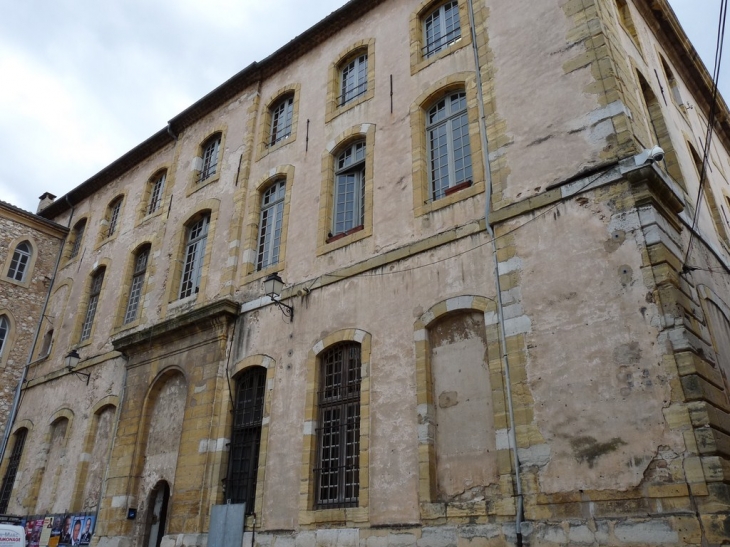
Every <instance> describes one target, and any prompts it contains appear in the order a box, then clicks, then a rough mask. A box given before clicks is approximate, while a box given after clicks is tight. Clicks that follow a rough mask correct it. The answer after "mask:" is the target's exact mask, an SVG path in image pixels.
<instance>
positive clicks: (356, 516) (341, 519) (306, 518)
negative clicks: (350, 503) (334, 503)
mask: <svg viewBox="0 0 730 547" xmlns="http://www.w3.org/2000/svg"><path fill="white" fill-rule="evenodd" d="M369 515H370V511H369V510H368V508H367V507H360V506H357V507H343V508H338V509H311V510H309V511H300V512H299V524H300V526H303V527H306V526H308V525H309V526H318V525H322V524H342V523H347V522H353V523H367V522H368V521H369V520H370V516H369Z"/></svg>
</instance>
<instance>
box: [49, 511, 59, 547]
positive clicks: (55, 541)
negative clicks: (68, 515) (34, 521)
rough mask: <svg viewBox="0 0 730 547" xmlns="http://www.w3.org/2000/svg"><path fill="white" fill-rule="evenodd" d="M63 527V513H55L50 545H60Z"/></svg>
mask: <svg viewBox="0 0 730 547" xmlns="http://www.w3.org/2000/svg"><path fill="white" fill-rule="evenodd" d="M62 527H63V515H53V524H52V525H51V537H50V538H49V539H48V547H58V542H59V540H60V539H61V529H62Z"/></svg>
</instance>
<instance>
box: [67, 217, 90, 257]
mask: <svg viewBox="0 0 730 547" xmlns="http://www.w3.org/2000/svg"><path fill="white" fill-rule="evenodd" d="M85 230H86V219H82V220H80V221H78V222H77V223H76V226H74V229H73V232H71V240H70V245H71V251H70V252H69V255H68V257H69V258H73V257H75V256H76V255H78V254H79V250H80V249H81V242H82V241H83V239H84V231H85Z"/></svg>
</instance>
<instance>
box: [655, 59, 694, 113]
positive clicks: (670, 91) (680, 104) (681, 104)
mask: <svg viewBox="0 0 730 547" xmlns="http://www.w3.org/2000/svg"><path fill="white" fill-rule="evenodd" d="M655 50H656V51H655V53H656V57H657V59H658V60H659V65H661V68H662V73H663V74H664V79H665V81H666V83H667V88H666V90H665V93H666V94H667V95H669V98H670V99H671V101H672V104H674V106H675V107H676V108H677V110H679V113H680V114H682V118H683V119H684V121H685V122H686V123H687V124H689V117H688V114H687V107H686V106H685V105H684V102H678V101H677V97H676V96H675V93H674V91H673V88H672V80H674V82H675V87H676V88H677V94H678V95H679V98H680V99H681V98H682V95H683V93H682V90H681V89H680V86H679V84H680V82H681V80H679V79H678V78H677V75H676V74H675V73H676V71H675V70H673V69H672V67H671V66H670V65H669V61H668V60H667V58H666V56H665V55H664V54H663V53H662V52H661V51H659V46H658V45H657V46H655ZM667 71H669V72H667ZM657 72H658V71H657ZM670 74H671V77H670ZM685 95H686V94H685Z"/></svg>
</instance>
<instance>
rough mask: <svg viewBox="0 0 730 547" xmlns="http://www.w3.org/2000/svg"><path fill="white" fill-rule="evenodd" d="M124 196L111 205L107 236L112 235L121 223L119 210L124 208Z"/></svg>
mask: <svg viewBox="0 0 730 547" xmlns="http://www.w3.org/2000/svg"><path fill="white" fill-rule="evenodd" d="M123 200H124V198H119V199H117V200H116V201H114V202H113V203H112V204H111V205H110V206H109V227H108V228H107V231H106V237H112V236H113V235H114V232H116V231H117V226H118V225H119V212H120V211H121V210H122V201H123Z"/></svg>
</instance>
